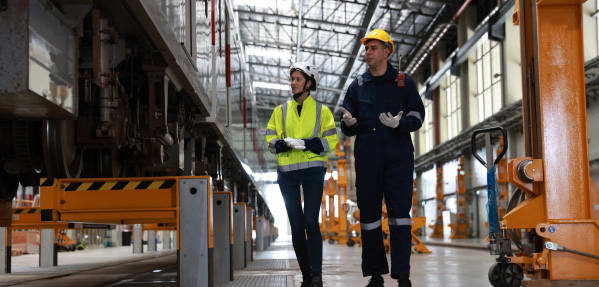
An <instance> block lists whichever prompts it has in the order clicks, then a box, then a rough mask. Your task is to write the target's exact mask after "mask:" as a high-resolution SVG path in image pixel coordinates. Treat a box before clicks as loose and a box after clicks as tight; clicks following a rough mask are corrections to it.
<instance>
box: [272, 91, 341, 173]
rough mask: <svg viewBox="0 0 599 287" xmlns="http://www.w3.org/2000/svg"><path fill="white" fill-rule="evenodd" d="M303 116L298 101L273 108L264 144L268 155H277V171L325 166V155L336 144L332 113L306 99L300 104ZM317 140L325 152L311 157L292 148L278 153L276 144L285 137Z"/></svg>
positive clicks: (335, 129) (308, 98)
mask: <svg viewBox="0 0 599 287" xmlns="http://www.w3.org/2000/svg"><path fill="white" fill-rule="evenodd" d="M301 114H302V116H301V117H300V116H299V115H298V113H297V102H296V101H295V100H291V101H290V102H287V103H284V104H282V105H280V106H278V107H276V108H275V110H274V111H273V112H272V116H271V117H270V121H268V126H267V129H266V142H267V143H268V147H269V149H270V152H271V153H273V154H276V156H277V162H278V164H279V171H282V172H286V171H292V170H299V169H305V168H310V167H324V168H326V167H327V154H329V153H330V152H331V151H333V150H334V149H335V146H336V145H337V141H338V139H337V128H336V127H335V119H334V118H333V114H332V113H331V110H330V109H329V108H328V107H327V106H325V105H323V104H321V103H318V102H316V101H315V100H313V99H312V96H308V97H307V98H306V100H304V102H303V104H302V113H301ZM288 137H289V138H294V139H308V138H315V137H317V138H320V140H321V142H322V146H323V147H324V151H323V152H321V153H320V154H314V153H312V152H311V151H308V150H298V149H292V150H289V151H286V152H282V153H279V154H277V153H276V150H275V143H276V142H277V141H278V140H280V139H285V138H288Z"/></svg>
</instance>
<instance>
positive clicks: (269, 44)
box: [242, 38, 356, 58]
mask: <svg viewBox="0 0 599 287" xmlns="http://www.w3.org/2000/svg"><path fill="white" fill-rule="evenodd" d="M242 41H243V42H244V43H245V45H246V46H247V45H252V46H259V45H256V44H263V45H262V47H272V48H281V47H287V48H290V50H292V51H294V50H293V48H294V44H289V43H283V42H276V41H275V42H270V41H263V40H257V39H249V38H243V39H242ZM249 43H253V44H249ZM302 50H304V51H306V52H310V53H315V54H320V55H325V56H339V57H351V58H355V57H356V55H352V54H349V53H345V52H341V51H335V50H329V49H321V48H315V47H306V46H302ZM296 53H297V50H296Z"/></svg>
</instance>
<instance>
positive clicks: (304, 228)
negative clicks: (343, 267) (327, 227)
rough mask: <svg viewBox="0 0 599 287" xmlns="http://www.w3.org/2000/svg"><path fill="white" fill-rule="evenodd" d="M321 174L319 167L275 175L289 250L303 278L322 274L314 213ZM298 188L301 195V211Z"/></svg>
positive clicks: (321, 186) (318, 234) (319, 241)
mask: <svg viewBox="0 0 599 287" xmlns="http://www.w3.org/2000/svg"><path fill="white" fill-rule="evenodd" d="M325 173H326V169H325V168H323V167H312V168H308V169H300V170H294V171H288V172H280V171H279V172H278V180H277V182H278V183H279V187H280V188H281V193H282V194H283V200H285V207H286V208H287V216H289V223H290V225H291V240H292V242H293V250H294V251H295V256H296V257H297V262H298V264H299V266H300V270H301V271H302V274H303V275H317V274H321V273H322V235H321V234H320V225H319V224H318V212H319V211H320V204H321V202H322V193H323V187H324V175H325ZM300 186H301V187H302V188H303V191H304V207H303V210H302V197H301V191H300ZM306 235H307V238H306Z"/></svg>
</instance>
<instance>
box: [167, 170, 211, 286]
mask: <svg viewBox="0 0 599 287" xmlns="http://www.w3.org/2000/svg"><path fill="white" fill-rule="evenodd" d="M178 183H179V184H178V187H179V193H178V200H179V219H178V224H177V231H176V232H174V234H173V235H174V236H173V242H174V243H175V245H176V246H177V249H178V253H177V255H178V256H177V257H178V263H179V264H178V266H179V272H178V273H177V274H178V278H177V279H178V280H177V281H178V282H179V283H178V286H184V287H200V286H202V287H203V286H208V287H212V286H214V278H213V273H212V270H213V268H212V267H213V266H212V259H213V256H212V246H213V234H212V226H213V225H212V208H213V203H212V193H211V191H210V186H211V182H210V177H189V178H187V177H183V178H180V179H179V181H178ZM177 240H178V241H177Z"/></svg>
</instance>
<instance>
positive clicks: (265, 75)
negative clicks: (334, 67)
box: [248, 72, 343, 93]
mask: <svg viewBox="0 0 599 287" xmlns="http://www.w3.org/2000/svg"><path fill="white" fill-rule="evenodd" d="M248 74H249V75H251V76H259V77H268V78H271V79H274V80H277V81H279V82H278V83H275V82H273V83H275V84H284V85H286V84H289V78H282V77H277V76H273V75H267V74H261V73H256V72H249V73H248ZM318 89H320V90H325V91H331V92H336V93H341V92H343V91H342V90H340V89H335V88H331V87H326V86H318Z"/></svg>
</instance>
